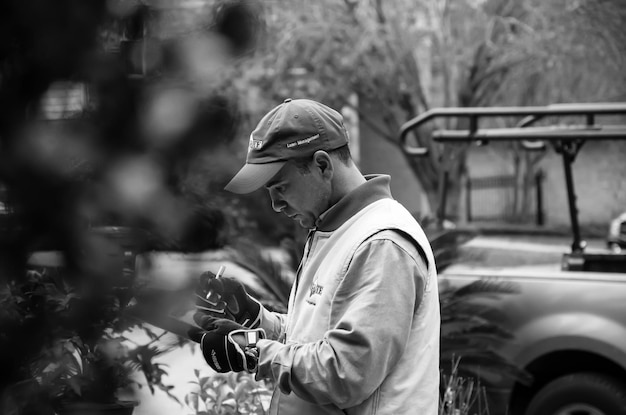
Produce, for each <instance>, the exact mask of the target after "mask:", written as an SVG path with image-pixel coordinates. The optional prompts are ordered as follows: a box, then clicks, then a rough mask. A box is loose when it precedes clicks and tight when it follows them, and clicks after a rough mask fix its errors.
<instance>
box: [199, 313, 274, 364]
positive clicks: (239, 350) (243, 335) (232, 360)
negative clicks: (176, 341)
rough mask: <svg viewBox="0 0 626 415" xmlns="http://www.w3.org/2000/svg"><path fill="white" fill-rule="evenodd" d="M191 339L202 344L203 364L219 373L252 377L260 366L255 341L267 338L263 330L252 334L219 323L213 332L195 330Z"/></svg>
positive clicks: (238, 326) (217, 322) (224, 321)
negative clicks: (247, 374)
mask: <svg viewBox="0 0 626 415" xmlns="http://www.w3.org/2000/svg"><path fill="white" fill-rule="evenodd" d="M188 334H189V338H190V339H191V340H193V341H196V342H198V343H200V349H201V350H202V355H203V356H204V360H206V362H207V363H208V364H209V366H211V368H212V369H213V370H215V371H216V372H220V373H226V372H241V371H244V370H245V371H247V372H249V373H253V372H254V371H255V370H256V367H257V363H258V357H259V356H258V351H257V349H256V341H257V340H258V339H264V338H265V331H264V330H263V329H253V330H249V329H246V328H244V327H243V326H241V325H239V324H237V323H235V322H234V321H232V320H227V319H217V320H214V321H213V329H212V330H211V331H206V330H203V329H200V328H198V329H192V330H190V331H189V333H188Z"/></svg>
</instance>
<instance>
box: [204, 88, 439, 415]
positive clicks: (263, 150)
mask: <svg viewBox="0 0 626 415" xmlns="http://www.w3.org/2000/svg"><path fill="white" fill-rule="evenodd" d="M389 184H390V178H389V176H383V175H377V176H363V175H362V174H361V172H360V171H359V169H358V168H357V167H356V165H355V164H354V163H353V161H352V160H351V157H350V151H349V148H348V136H347V133H346V130H345V128H344V125H343V118H342V116H341V115H340V114H339V113H338V112H337V111H335V110H333V109H331V108H329V107H327V106H325V105H323V104H321V103H318V102H314V101H311V100H306V99H298V100H292V99H287V100H285V101H284V102H283V103H282V104H280V105H279V106H277V107H276V108H274V109H273V110H271V111H270V112H269V113H268V114H267V115H265V116H264V117H263V119H262V120H261V121H260V122H259V124H258V126H257V128H256V129H255V130H254V131H253V132H252V134H251V136H250V146H249V150H248V156H247V161H246V164H245V165H244V166H243V168H242V169H241V170H240V171H239V173H237V175H236V176H235V177H234V178H233V179H232V180H231V182H230V183H228V185H227V186H226V190H229V191H231V192H235V193H241V194H243V193H249V192H252V191H254V190H256V189H258V188H260V187H261V186H265V187H266V189H267V191H268V192H269V196H270V198H271V202H272V207H273V208H274V210H275V211H277V212H282V213H283V214H285V215H287V216H288V217H290V218H292V219H293V220H295V221H297V222H298V223H299V224H300V225H301V226H303V227H304V228H307V229H309V235H308V238H307V242H306V244H305V248H304V256H303V259H302V262H301V263H300V266H299V268H298V271H297V275H296V280H295V282H294V284H293V287H292V290H291V295H290V299H289V307H288V313H287V315H279V314H276V313H271V312H269V311H267V310H266V309H264V308H263V307H262V306H261V305H260V304H259V303H258V302H257V301H256V300H254V299H253V298H251V297H250V296H249V295H248V294H247V293H246V292H245V290H244V288H243V286H242V285H241V284H239V283H238V282H236V281H235V280H232V279H228V278H219V279H216V278H209V279H208V280H206V281H205V286H204V287H203V289H202V291H201V295H200V296H199V297H200V298H199V303H198V305H199V310H200V312H199V313H198V314H197V319H196V321H197V322H198V323H199V324H201V325H202V326H203V327H205V328H208V329H211V330H210V331H206V332H202V333H201V334H202V336H198V337H197V339H198V341H201V346H202V348H203V353H204V356H205V358H206V360H207V362H208V363H209V364H210V365H211V366H212V367H213V368H214V369H216V370H218V371H228V370H236V371H237V370H248V371H251V372H256V377H257V379H264V378H267V379H271V380H273V381H274V382H275V383H276V385H277V388H276V390H275V392H274V395H273V397H272V402H271V408H270V413H271V414H297V415H307V414H315V415H319V414H394V415H400V414H420V415H435V414H437V412H438V400H439V327H440V318H439V298H438V291H437V279H436V278H437V276H436V270H435V263H434V259H433V254H432V251H431V248H430V245H429V243H428V240H427V239H426V236H425V235H424V232H423V231H422V229H421V227H420V226H419V224H418V223H417V222H416V221H415V219H414V218H413V217H412V216H411V215H410V214H409V213H408V211H407V210H406V209H404V208H403V207H402V206H401V205H400V204H399V203H398V202H396V201H395V200H393V199H392V197H391V194H390V190H389ZM215 294H217V295H218V297H220V298H221V300H220V302H221V306H220V305H216V304H217V303H216V302H215V301H213V302H207V300H206V299H207V298H210V297H211V296H212V295H215ZM214 316H218V317H219V316H223V317H228V318H230V319H231V320H234V321H236V322H237V323H238V324H237V323H232V322H230V321H228V320H219V321H215V318H214ZM239 324H242V325H243V327H242V326H240V325H239ZM245 336H248V337H251V338H252V340H250V338H246V337H245ZM263 337H266V338H263Z"/></svg>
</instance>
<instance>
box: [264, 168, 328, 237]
mask: <svg viewBox="0 0 626 415" xmlns="http://www.w3.org/2000/svg"><path fill="white" fill-rule="evenodd" d="M265 187H266V188H267V191H268V192H269V195H270V199H272V208H273V209H274V210H275V211H276V212H282V213H284V214H285V215H287V216H288V217H289V218H291V219H293V220H295V221H298V223H299V224H300V226H302V227H303V228H306V229H311V228H313V227H315V221H316V220H317V218H318V217H319V216H320V215H321V214H322V213H323V212H325V211H326V210H327V209H328V208H329V207H330V206H329V204H330V196H331V190H332V188H331V184H330V181H329V180H327V179H325V178H324V175H323V174H322V173H321V171H320V170H319V168H317V167H316V166H315V165H314V164H313V163H311V165H310V171H309V172H303V171H301V170H299V169H298V168H297V167H296V166H295V165H294V164H293V163H291V162H289V163H287V164H285V166H283V168H282V169H281V170H280V171H279V172H278V173H276V175H275V176H274V177H272V178H271V179H270V180H269V181H268V182H267V184H266V186H265Z"/></svg>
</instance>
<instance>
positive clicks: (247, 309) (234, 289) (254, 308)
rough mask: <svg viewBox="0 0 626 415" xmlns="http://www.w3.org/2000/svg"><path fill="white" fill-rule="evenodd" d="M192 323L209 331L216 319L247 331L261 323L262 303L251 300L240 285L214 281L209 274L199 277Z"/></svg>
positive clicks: (212, 276) (218, 280)
mask: <svg viewBox="0 0 626 415" xmlns="http://www.w3.org/2000/svg"><path fill="white" fill-rule="evenodd" d="M196 309H197V310H198V311H197V312H196V313H195V314H194V320H195V322H196V323H197V324H198V325H199V326H201V327H203V328H205V329H208V327H209V326H210V324H211V322H212V321H213V320H215V319H220V318H227V319H230V320H234V321H236V322H237V323H239V324H241V325H243V326H244V327H246V328H256V327H258V326H259V324H260V323H261V303H259V302H258V301H257V300H255V299H254V298H252V297H251V296H250V295H249V294H248V293H247V292H246V289H245V288H244V286H243V284H242V283H240V282H239V281H237V280H235V279H233V278H228V277H221V278H215V274H213V273H212V272H210V271H207V272H204V273H203V274H202V275H201V276H200V283H199V285H198V289H197V290H196Z"/></svg>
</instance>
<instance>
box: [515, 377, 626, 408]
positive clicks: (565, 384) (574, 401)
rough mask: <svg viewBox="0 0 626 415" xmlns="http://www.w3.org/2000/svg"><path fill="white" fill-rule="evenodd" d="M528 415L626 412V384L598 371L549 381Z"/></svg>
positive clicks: (540, 391) (529, 406) (536, 398)
mask: <svg viewBox="0 0 626 415" xmlns="http://www.w3.org/2000/svg"><path fill="white" fill-rule="evenodd" d="M525 415H626V386H625V385H624V384H623V383H621V382H619V381H617V380H616V379H613V378H611V377H609V376H605V375H601V374H597V373H574V374H571V375H567V376H563V377H560V378H557V379H555V380H553V381H552V382H550V383H548V384H546V385H545V386H544V387H543V388H541V389H540V390H539V392H538V393H537V394H536V395H535V396H534V397H533V398H532V399H531V401H530V403H529V405H528V408H527V409H526V412H525Z"/></svg>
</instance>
